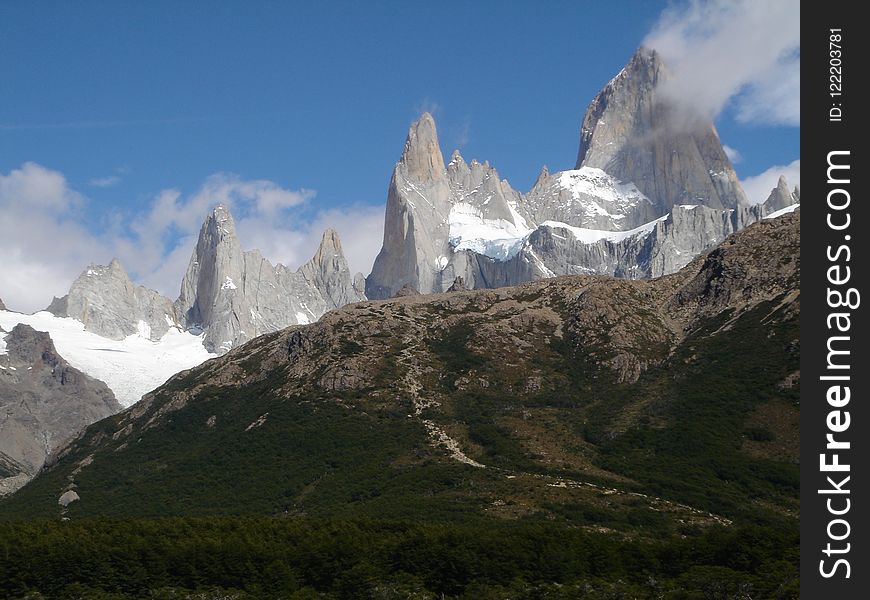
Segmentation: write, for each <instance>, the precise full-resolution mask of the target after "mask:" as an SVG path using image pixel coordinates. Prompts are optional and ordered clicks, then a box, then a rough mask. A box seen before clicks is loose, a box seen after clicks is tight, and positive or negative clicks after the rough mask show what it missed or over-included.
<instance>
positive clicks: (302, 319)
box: [296, 312, 311, 325]
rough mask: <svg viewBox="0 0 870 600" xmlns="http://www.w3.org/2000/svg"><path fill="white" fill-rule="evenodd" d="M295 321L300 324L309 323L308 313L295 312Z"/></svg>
mask: <svg viewBox="0 0 870 600" xmlns="http://www.w3.org/2000/svg"><path fill="white" fill-rule="evenodd" d="M296 322H297V323H298V324H300V325H308V324H309V323H311V320H310V319H309V318H308V315H306V314H305V313H304V312H297V313H296Z"/></svg>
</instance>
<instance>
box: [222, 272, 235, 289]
mask: <svg viewBox="0 0 870 600" xmlns="http://www.w3.org/2000/svg"><path fill="white" fill-rule="evenodd" d="M221 289H222V290H234V289H236V284H235V283H234V282H233V280H232V279H230V276H229V275H227V278H226V279H225V280H224V282H223V283H222V284H221Z"/></svg>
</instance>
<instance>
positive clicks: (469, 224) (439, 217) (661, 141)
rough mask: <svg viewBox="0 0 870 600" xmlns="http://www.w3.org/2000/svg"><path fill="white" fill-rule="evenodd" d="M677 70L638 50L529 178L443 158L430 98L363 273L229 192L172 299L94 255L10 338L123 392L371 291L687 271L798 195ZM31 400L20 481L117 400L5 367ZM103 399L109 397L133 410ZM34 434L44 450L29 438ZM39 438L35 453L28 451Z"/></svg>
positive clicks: (328, 240)
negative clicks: (240, 216) (307, 244)
mask: <svg viewBox="0 0 870 600" xmlns="http://www.w3.org/2000/svg"><path fill="white" fill-rule="evenodd" d="M668 77H670V75H669V73H668V70H667V68H666V66H665V65H664V64H663V63H662V61H661V59H660V57H659V55H658V54H657V53H656V52H654V51H651V50H648V49H646V48H640V49H639V50H638V51H637V52H636V53H635V55H634V56H633V57H632V58H631V60H630V61H629V62H628V64H627V65H626V67H625V68H624V69H623V70H622V71H621V72H620V73H619V74H618V75H617V76H616V77H614V78H613V79H612V80H611V81H610V82H609V83H607V85H605V86H604V88H603V89H602V90H601V91H600V92H599V93H598V95H597V96H596V97H595V98H594V100H593V101H592V103H591V104H590V105H589V108H588V109H587V111H586V114H585V116H584V118H583V120H582V126H581V130H580V148H579V152H578V157H577V162H576V165H575V168H574V169H572V170H568V171H561V172H557V173H552V174H551V173H550V172H549V171H548V169H547V168H546V167H544V168H543V169H542V170H541V173H540V175H539V176H538V178H537V181H536V182H535V184H534V185H533V187H532V189H531V190H529V191H528V192H527V193H521V192H518V191H516V190H514V189H513V188H512V187H511V186H510V184H509V183H508V182H507V181H506V180H503V179H501V178H500V177H499V175H498V172H497V171H496V170H495V168H493V167H492V166H491V165H490V164H489V163H487V162H484V163H480V162H478V161H476V160H472V161H471V162H466V161H465V159H464V158H463V157H462V156H461V154H460V153H459V152H458V151H454V152H453V154H452V155H451V158H450V160H449V162H447V163H446V164H445V162H444V155H443V153H442V150H441V147H440V144H439V141H438V135H437V130H436V126H435V121H434V118H433V117H432V115H430V114H428V113H424V114H423V115H422V116H421V117H420V119H419V120H418V121H416V122H415V123H413V124H412V125H411V127H410V130H409V133H408V136H407V139H406V142H405V146H404V149H403V151H402V154H401V157H400V159H399V161H398V162H397V163H396V166H395V168H394V171H393V174H392V178H391V180H390V184H389V189H388V193H387V202H386V214H385V228H384V239H383V245H382V249H381V251H380V253H379V254H378V256H377V258H376V260H375V263H374V265H373V267H372V272H371V273H370V275H369V276H368V277H365V278H364V277H363V276H362V274H359V273H358V274H356V275H353V274H352V273H351V272H350V269H349V268H348V265H347V261H346V259H345V257H344V254H343V251H342V247H341V242H340V240H339V238H338V234H337V233H336V232H335V231H333V230H327V231H326V232H324V234H323V238H322V241H321V244H320V247H319V248H318V250H317V252H316V253H315V255H314V256H313V257H312V259H311V260H310V261H308V262H307V263H306V264H304V265H302V266H301V267H300V268H298V269H297V270H295V271H292V270H290V269H289V268H287V267H285V266H283V265H281V264H277V265H273V264H272V263H271V262H269V261H268V260H267V259H265V258H264V257H263V256H262V255H261V254H260V252H259V251H257V250H247V251H246V250H244V249H243V248H242V246H241V243H240V241H239V239H238V237H237V235H236V231H235V224H234V221H233V217H232V215H231V214H230V211H229V208H228V207H226V206H223V205H218V206H216V207H215V208H214V209H213V210H212V212H211V213H210V214H208V215H207V216H206V219H205V221H204V223H203V225H202V228H201V230H200V233H199V237H198V240H197V244H196V247H195V249H194V251H193V253H192V255H191V258H190V262H189V265H188V268H187V271H186V273H185V274H184V277H183V279H182V281H181V284H180V292H179V295H178V297H177V298H175V299H174V300H173V299H170V298H168V297H165V296H163V295H161V294H159V293H158V292H156V291H154V290H150V289H147V288H145V287H143V286H140V285H137V284H135V283H134V282H133V281H131V279H130V277H129V276H128V274H127V273H126V271H125V270H124V268H123V266H122V265H121V264H120V262H119V261H117V260H112V261H111V262H110V263H109V264H108V265H89V266H88V267H87V268H86V269H85V270H84V271H83V272H82V273H81V275H79V277H78V278H77V279H76V280H75V281H74V283H73V284H72V286H71V288H70V290H69V293H68V294H67V295H65V296H64V297H62V298H55V299H53V300H52V302H51V303H50V304H49V306H48V307H47V309H46V311H44V312H40V313H37V314H35V315H19V314H17V313H12V312H10V311H8V310H6V309H5V306H3V305H2V301H0V328H2V330H0V342H2V336H6V342H3V343H4V344H5V345H9V344H10V343H11V344H12V347H14V346H15V342H14V340H15V339H16V337H15V335H13V332H14V331H16V330H17V329H16V326H18V325H19V324H24V325H27V326H30V327H35V328H37V329H41V330H45V331H47V332H48V333H49V334H50V336H51V337H50V338H46V339H45V340H44V341H43V342H42V343H43V344H44V345H45V344H54V345H56V347H57V348H56V349H54V346H52V350H51V353H53V354H52V355H57V357H58V360H61V361H64V360H68V361H69V363H68V365H67V364H66V363H64V365H65V366H64V367H63V368H66V369H77V370H78V371H77V372H81V376H82V377H91V378H95V379H97V380H100V381H102V382H105V383H106V384H108V387H109V389H110V393H111V394H113V400H114V399H117V401H118V402H119V403H120V405H121V406H125V407H126V406H130V405H132V404H133V403H135V402H137V401H138V400H139V399H140V398H141V397H142V395H143V394H146V393H147V392H149V391H151V390H153V389H154V388H156V387H157V386H159V385H160V384H161V383H163V382H164V381H166V379H167V378H169V377H171V376H172V375H174V374H175V373H177V372H179V371H183V370H186V369H189V368H191V367H194V366H196V365H197V364H200V363H201V362H202V361H204V360H206V359H208V358H210V357H215V356H219V355H222V354H224V353H227V352H229V351H231V350H232V349H234V348H237V347H239V346H242V345H244V344H245V343H246V342H248V341H250V340H253V339H255V338H258V336H262V335H264V334H270V333H273V332H277V331H281V330H283V329H284V328H286V327H290V326H296V325H304V324H309V323H314V322H316V321H318V320H319V319H321V318H322V317H323V315H325V314H327V313H328V312H329V311H333V310H335V309H338V308H340V307H343V306H345V305H348V304H353V303H358V302H361V301H364V300H366V299H387V298H392V297H394V296H397V295H400V296H403V297H406V296H410V295H413V294H418V293H422V294H424V295H428V294H432V293H436V294H437V293H442V292H446V291H457V290H465V289H496V288H502V287H506V286H515V285H518V284H523V283H526V282H531V281H536V280H541V279H550V278H553V277H557V276H560V275H593V274H596V275H609V276H615V277H619V278H623V279H629V280H632V279H649V278H655V277H660V276H663V275H667V274H671V273H675V272H677V271H678V270H679V269H681V268H683V267H685V266H686V265H688V264H689V263H690V262H691V261H692V260H693V259H694V258H695V257H696V256H698V255H699V254H701V253H703V252H706V251H709V250H710V249H711V248H713V247H715V246H716V245H717V244H719V243H721V242H722V240H724V239H726V238H727V236H729V235H730V234H732V233H734V232H737V231H740V230H742V229H743V228H745V227H747V226H748V225H750V224H752V223H755V222H758V221H761V220H763V219H765V218H772V217H778V216H781V215H785V214H787V213H788V212H791V211H793V210H795V209H796V208H797V207H798V206H799V202H800V193H799V190H798V189H797V188H795V189H794V190H790V189H789V186H788V183H787V182H786V181H785V180H784V179H782V178H781V179H780V181H779V183H778V185H777V187H776V188H775V189H774V190H772V192H771V194H770V197H769V198H768V199H767V201H766V202H764V203H763V204H756V205H750V204H749V203H748V202H747V200H746V198H745V196H744V194H743V191H742V189H741V187H740V184H739V181H738V179H737V176H736V173H735V172H734V169H733V166H732V165H731V163H730V161H729V159H728V157H727V156H726V155H725V153H724V150H723V148H722V145H721V143H720V141H719V138H718V135H717V133H716V130H715V128H714V126H713V124H712V122H710V121H709V120H707V119H703V118H699V117H697V116H691V117H689V116H687V115H686V114H685V112H684V111H680V110H678V109H677V107H676V106H674V105H672V104H671V103H669V101H668V100H667V99H665V98H662V97H660V95H659V94H658V92H657V89H658V85H659V84H660V83H661V82H662V81H666V80H667V79H668ZM10 340H12V341H11V342H10ZM51 353H50V354H51ZM13 358H14V357H13V355H12V354H9V358H8V359H7V360H13ZM15 360H19V359H18V358H16V359H15ZM21 360H24V359H21ZM27 360H30V359H29V358H28V359H27ZM620 360H628V359H627V358H625V359H620ZM16 364H17V363H16ZM22 364H23V363H22ZM10 365H11V363H10ZM632 368H634V367H632ZM356 376H357V375H353V374H348V373H343V372H342V373H339V374H336V375H335V377H338V378H339V379H342V378H348V377H350V378H351V379H352V378H353V377H356ZM58 390H60V391H58ZM58 394H60V395H58ZM64 394H65V395H64ZM97 396H98V397H100V398H102V396H100V395H99V394H98V395H97ZM21 398H37V399H38V401H39V402H40V403H41V405H45V406H48V404H51V403H53V406H54V407H53V408H52V409H51V410H50V411H49V412H51V411H55V412H57V415H60V416H57V415H54V413H52V415H54V416H48V413H45V414H43V413H40V412H39V411H36V412H34V411H29V410H28V411H27V415H26V416H23V415H22V414H19V413H17V412H11V413H7V417H6V419H5V420H4V421H3V422H2V423H0V433H2V435H3V437H4V438H5V439H7V440H18V442H16V444H17V445H16V447H15V448H13V447H12V443H10V444H9V446H10V447H9V448H7V449H6V450H4V449H3V448H0V452H7V450H8V454H7V455H6V458H4V461H6V462H5V463H4V464H7V463H8V464H7V467H5V468H4V471H3V473H0V475H2V476H3V477H5V478H6V479H9V480H10V481H11V482H13V483H14V485H13V483H10V484H9V489H12V488H13V487H17V486H18V485H19V484H20V483H22V482H23V481H26V479H27V478H29V477H30V476H31V475H32V474H33V473H35V472H37V471H38V470H39V468H40V466H41V461H42V460H44V459H45V457H46V456H48V455H49V454H50V453H51V452H52V451H53V450H55V449H57V447H58V445H59V443H60V442H61V441H63V440H66V439H68V437H69V436H70V435H71V434H72V433H74V432H75V431H77V430H79V429H81V428H82V427H83V426H85V425H87V424H88V423H90V422H93V421H94V420H96V419H97V418H100V417H103V416H106V415H107V414H109V413H106V412H105V410H103V409H101V410H103V412H100V411H97V412H94V410H93V408H92V407H93V406H94V402H95V401H94V400H93V398H92V395H91V394H89V393H84V392H82V391H81V389H79V388H78V387H76V388H71V387H68V386H67V387H63V386H61V387H60V388H56V386H54V384H53V383H52V382H51V381H49V380H47V379H46V380H40V382H35V381H29V380H28V381H24V380H22V379H20V378H19V379H15V378H12V379H7V381H6V387H4V388H3V392H2V394H0V400H2V401H4V402H6V403H7V404H8V405H10V406H12V405H15V406H19V407H24V406H29V404H27V402H20V401H19V400H20V399H21ZM58 398H63V400H58ZM101 402H102V401H96V404H99V406H101V407H103V408H105V407H106V406H109V407H111V409H110V412H112V411H114V410H117V408H119V407H118V405H117V404H111V402H109V403H105V402H103V403H101ZM58 411H59V412H58ZM63 415H68V418H67V419H64V418H63ZM64 420H66V421H68V422H67V423H64ZM13 432H16V433H14V434H13ZM22 432H28V433H26V434H24V433H22ZM25 438H27V439H26V440H25ZM22 440H23V441H22ZM34 444H35V446H34ZM31 446H33V447H40V448H42V450H41V451H40V452H38V453H36V454H33V453H32V452H31V450H28V449H27V448H30V447H31ZM25 454H27V455H28V456H32V457H33V458H32V459H28V460H27V461H24V462H22V457H23V456H24V455H25ZM9 457H17V458H14V460H13V458H9ZM7 459H8V460H7ZM15 465H17V466H15Z"/></svg>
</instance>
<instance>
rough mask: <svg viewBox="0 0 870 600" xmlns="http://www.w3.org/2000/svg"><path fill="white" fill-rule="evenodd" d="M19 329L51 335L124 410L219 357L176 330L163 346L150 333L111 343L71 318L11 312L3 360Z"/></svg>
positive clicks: (5, 315) (5, 316) (4, 314)
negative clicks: (10, 337)
mask: <svg viewBox="0 0 870 600" xmlns="http://www.w3.org/2000/svg"><path fill="white" fill-rule="evenodd" d="M19 324H22V325H27V326H29V327H32V328H33V329H35V330H36V331H42V332H47V333H48V335H49V336H51V341H52V342H53V343H54V347H55V348H56V349H57V352H58V354H60V356H62V357H63V358H64V359H65V360H66V361H67V362H68V363H69V364H70V365H71V366H72V367H74V368H76V369H78V370H79V371H81V372H83V373H86V374H88V375H89V376H91V377H93V378H95V379H99V380H100V381H102V382H104V383H105V384H106V385H108V386H109V388H110V389H111V390H112V392H113V393H114V395H115V398H117V400H118V402H119V403H120V404H121V406H125V407H126V406H130V405H131V404H133V403H134V402H136V401H137V400H139V398H141V397H142V394H144V393H146V392H149V391H151V390H153V389H154V388H156V387H157V386H159V385H161V384H162V383H163V382H165V381H166V380H167V379H169V378H170V377H172V376H173V375H175V374H176V373H178V372H179V371H183V370H184V369H189V368H191V367H194V366H196V365H198V364H200V363H202V362H204V361H206V360H208V359H209V358H213V357H214V356H217V355H216V354H213V353H209V352H208V351H207V350H206V349H205V347H204V346H203V344H202V335H194V334H193V333H191V332H187V331H182V330H181V329H179V328H175V327H173V328H171V329H169V330H168V331H167V332H166V333H165V334H163V336H162V337H160V338H159V339H158V340H152V339H151V337H150V335H149V333H150V332H149V331H148V330H147V329H146V328H145V327H142V330H141V331H137V332H136V333H133V334H130V335H129V336H126V337H124V338H122V339H110V338H108V337H104V336H101V335H99V334H97V333H94V332H93V331H88V330H87V328H86V325H85V323H83V322H82V321H79V320H77V319H74V318H71V317H58V316H56V315H53V314H51V313H49V312H47V311H41V312H38V313H36V314H33V315H24V314H21V313H17V312H11V311H7V310H0V354H3V353H4V349H5V344H6V343H5V341H4V338H5V337H6V336H7V335H8V333H9V332H11V331H12V330H13V328H15V326H16V325H19Z"/></svg>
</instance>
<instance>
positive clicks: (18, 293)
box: [0, 162, 111, 311]
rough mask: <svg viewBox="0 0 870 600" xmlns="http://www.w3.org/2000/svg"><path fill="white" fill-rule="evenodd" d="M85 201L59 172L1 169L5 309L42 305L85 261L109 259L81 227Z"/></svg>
mask: <svg viewBox="0 0 870 600" xmlns="http://www.w3.org/2000/svg"><path fill="white" fill-rule="evenodd" d="M84 202H85V200H84V198H83V197H82V196H81V195H80V194H78V193H77V192H75V191H73V190H72V189H70V188H69V186H68V185H67V182H66V179H65V177H64V176H63V174H61V173H59V172H57V171H53V170H51V169H46V168H45V167H42V166H40V165H38V164H35V163H30V162H29V163H25V164H24V165H22V166H21V168H19V169H13V170H12V171H10V172H9V173H8V174H3V173H0V256H2V257H3V265H2V268H0V298H3V301H4V302H5V303H6V305H7V306H8V307H10V308H12V309H16V310H24V311H33V310H37V309H41V308H45V307H46V306H47V305H48V303H49V302H50V301H51V298H52V296H62V295H63V294H65V293H66V292H67V290H68V289H69V285H70V283H72V280H73V279H74V278H75V276H76V275H78V273H79V272H80V271H81V270H82V268H83V267H84V266H85V265H87V264H88V263H89V262H90V261H106V260H108V259H110V258H111V256H108V255H107V253H106V248H105V246H104V244H103V243H102V242H101V241H100V240H97V239H96V238H95V237H94V236H93V235H92V234H91V233H90V232H89V231H88V230H87V229H86V228H85V227H84V226H83V225H82V221H81V213H80V209H81V208H82V207H83V205H84Z"/></svg>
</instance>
